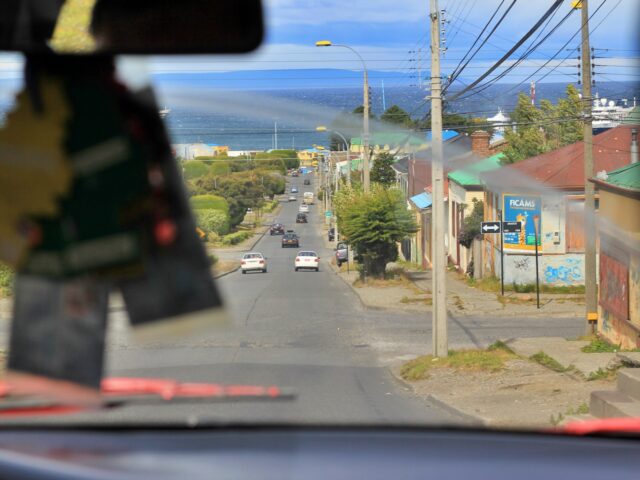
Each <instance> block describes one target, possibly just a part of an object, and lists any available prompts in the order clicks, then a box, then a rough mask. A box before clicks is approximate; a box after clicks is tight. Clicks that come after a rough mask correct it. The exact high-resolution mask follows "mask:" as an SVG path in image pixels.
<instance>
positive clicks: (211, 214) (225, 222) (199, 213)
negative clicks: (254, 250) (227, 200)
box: [194, 208, 229, 235]
mask: <svg viewBox="0 0 640 480" xmlns="http://www.w3.org/2000/svg"><path fill="white" fill-rule="evenodd" d="M194 211H195V214H196V220H197V223H198V226H199V227H200V228H201V229H202V230H204V231H205V232H206V233H207V234H208V233H210V232H215V233H217V234H218V235H224V234H225V233H227V232H229V215H227V214H226V213H224V212H222V211H220V210H214V209H210V208H207V209H197V210H194Z"/></svg>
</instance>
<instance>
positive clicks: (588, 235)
mask: <svg viewBox="0 0 640 480" xmlns="http://www.w3.org/2000/svg"><path fill="white" fill-rule="evenodd" d="M578 8H580V9H581V10H582V16H581V17H582V19H581V22H582V47H581V48H582V52H581V53H582V102H583V104H582V106H583V108H584V117H583V118H584V121H583V126H584V133H583V142H584V241H585V249H584V256H585V258H584V285H585V303H586V320H587V321H586V323H585V332H586V333H587V334H590V333H592V332H594V331H595V323H596V322H597V319H598V290H597V280H596V235H597V234H596V208H595V194H594V185H593V183H591V182H590V181H589V178H591V177H593V125H592V121H593V119H592V117H591V113H592V109H591V105H592V98H591V48H590V46H589V2H588V1H587V0H582V2H581V3H580V4H579V6H578Z"/></svg>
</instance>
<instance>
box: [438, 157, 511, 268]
mask: <svg viewBox="0 0 640 480" xmlns="http://www.w3.org/2000/svg"><path fill="white" fill-rule="evenodd" d="M502 157H503V154H502V153H497V154H495V155H492V156H490V157H487V158H484V159H482V160H479V161H474V162H473V163H470V164H468V165H466V166H464V167H463V168H459V169H457V170H454V171H453V172H450V173H449V175H448V178H449V195H448V203H449V212H450V214H449V215H448V222H449V228H448V235H449V241H448V242H447V244H448V254H449V261H450V262H451V263H453V264H454V265H456V266H457V267H458V269H459V270H461V271H463V272H466V270H467V267H468V266H469V263H470V262H471V251H470V249H467V248H465V247H463V246H462V245H460V242H459V241H458V240H459V237H460V232H461V230H462V224H463V220H464V218H465V217H467V216H468V215H469V214H471V211H472V210H473V202H474V200H476V201H481V202H484V184H483V182H482V180H481V179H480V174H486V173H489V172H491V171H492V170H497V169H499V168H500V167H501V166H502V165H501V163H500V160H501V159H502Z"/></svg>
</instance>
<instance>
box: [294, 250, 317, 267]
mask: <svg viewBox="0 0 640 480" xmlns="http://www.w3.org/2000/svg"><path fill="white" fill-rule="evenodd" d="M301 269H310V270H315V271H316V272H319V271H320V257H319V256H318V254H317V253H316V252H314V251H311V250H308V251H301V252H298V254H297V255H296V260H295V262H294V270H295V271H296V272H297V271H298V270H301Z"/></svg>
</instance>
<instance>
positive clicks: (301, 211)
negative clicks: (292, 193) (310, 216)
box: [298, 203, 309, 213]
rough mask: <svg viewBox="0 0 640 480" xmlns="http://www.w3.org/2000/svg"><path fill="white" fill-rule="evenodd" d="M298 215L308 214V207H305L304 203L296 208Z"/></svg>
mask: <svg viewBox="0 0 640 480" xmlns="http://www.w3.org/2000/svg"><path fill="white" fill-rule="evenodd" d="M298 211H299V212H300V213H309V205H305V204H304V203H302V204H300V208H298Z"/></svg>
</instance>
